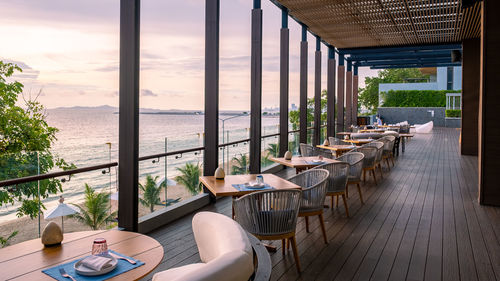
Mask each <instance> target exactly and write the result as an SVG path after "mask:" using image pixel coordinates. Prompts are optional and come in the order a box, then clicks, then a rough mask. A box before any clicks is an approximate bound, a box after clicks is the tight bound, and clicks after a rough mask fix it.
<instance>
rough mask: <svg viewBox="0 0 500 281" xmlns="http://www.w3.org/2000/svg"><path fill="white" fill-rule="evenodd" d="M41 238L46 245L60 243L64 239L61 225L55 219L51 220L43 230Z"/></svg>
mask: <svg viewBox="0 0 500 281" xmlns="http://www.w3.org/2000/svg"><path fill="white" fill-rule="evenodd" d="M41 240H42V244H43V245H45V247H51V246H57V245H60V244H61V242H62V240H63V233H62V231H61V228H60V227H59V225H58V224H57V223H55V222H53V221H51V222H49V224H47V226H46V227H45V229H44V230H43V232H42V237H41Z"/></svg>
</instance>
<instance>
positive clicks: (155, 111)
mask: <svg viewBox="0 0 500 281" xmlns="http://www.w3.org/2000/svg"><path fill="white" fill-rule="evenodd" d="M48 110H49V111H71V110H81V111H108V112H114V113H118V107H114V106H109V105H101V106H72V107H57V108H52V109H48ZM140 113H141V114H179V115H181V114H182V115H191V114H192V115H200V114H203V111H202V110H187V109H168V110H164V109H155V108H141V109H140ZM248 113H249V111H243V110H224V111H220V112H219V114H220V115H239V114H243V115H248Z"/></svg>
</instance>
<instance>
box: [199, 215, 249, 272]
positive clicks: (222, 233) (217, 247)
mask: <svg viewBox="0 0 500 281" xmlns="http://www.w3.org/2000/svg"><path fill="white" fill-rule="evenodd" d="M193 233H194V238H195V240H196V245H197V246H198V251H199V253H200V258H201V261H202V262H204V263H207V262H210V261H212V260H213V259H215V258H217V257H219V256H222V255H223V254H225V253H228V252H232V251H236V250H240V251H243V252H246V253H247V254H249V255H253V251H252V245H251V244H250V240H248V236H247V234H246V232H245V230H243V228H241V226H240V225H239V224H238V223H237V222H235V221H234V220H232V219H231V218H228V217H226V216H224V215H221V214H218V213H213V212H199V213H197V214H196V215H195V216H194V218H193ZM228 241H231V243H228Z"/></svg>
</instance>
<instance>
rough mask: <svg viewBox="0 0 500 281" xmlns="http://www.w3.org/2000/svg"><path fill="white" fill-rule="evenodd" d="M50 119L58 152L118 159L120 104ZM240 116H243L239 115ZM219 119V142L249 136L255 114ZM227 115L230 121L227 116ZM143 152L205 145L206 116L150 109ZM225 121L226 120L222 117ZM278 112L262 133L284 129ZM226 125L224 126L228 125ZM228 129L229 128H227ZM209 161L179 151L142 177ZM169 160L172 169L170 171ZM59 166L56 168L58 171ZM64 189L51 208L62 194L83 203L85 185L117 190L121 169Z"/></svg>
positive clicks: (240, 149) (232, 153)
mask: <svg viewBox="0 0 500 281" xmlns="http://www.w3.org/2000/svg"><path fill="white" fill-rule="evenodd" d="M46 115H47V118H46V120H47V123H48V124H49V125H50V126H52V127H55V128H57V129H58V130H59V131H58V132H57V134H56V137H57V141H56V142H55V143H54V144H53V145H52V153H53V154H54V155H56V156H57V157H59V158H62V159H64V160H65V161H66V162H68V163H73V164H75V165H76V166H77V167H78V168H83V167H88V166H94V165H98V164H104V163H109V162H115V161H116V162H117V161H118V118H119V114H118V112H117V109H116V108H111V107H100V108H60V109H50V110H47V112H46ZM234 116H237V117H234ZM220 119H221V120H220V121H219V139H220V140H219V143H223V142H232V141H237V140H243V139H247V138H249V127H250V116H249V115H244V114H241V113H237V112H235V113H230V112H229V113H223V114H221V115H220ZM225 119H227V120H225ZM139 120H140V121H139V156H147V155H153V154H158V153H163V152H166V151H177V150H182V149H188V148H194V147H201V146H203V135H204V115H202V114H199V113H194V112H193V113H181V112H179V113H177V114H175V113H174V114H172V112H170V113H169V114H165V112H163V113H162V114H157V113H156V114H155V113H154V112H148V113H144V114H140V117H139ZM222 120H225V121H222ZM278 124H279V117H278V116H263V119H262V129H263V131H262V134H263V135H267V134H273V133H278V131H279V126H278ZM223 127H224V128H223ZM223 129H224V130H223ZM269 143H277V138H274V137H273V138H268V139H265V140H263V143H262V145H263V147H264V148H265V147H266V146H267V145H268V144H269ZM248 150H249V144H248V143H240V144H239V145H237V146H230V147H228V148H227V149H226V150H220V151H219V159H220V160H221V164H222V159H224V164H225V166H224V167H226V168H227V162H228V160H229V161H231V159H232V158H233V157H238V156H239V155H240V154H245V153H248ZM188 162H190V163H195V164H200V165H201V164H202V163H203V151H200V152H191V153H186V154H178V155H175V156H171V157H168V159H167V161H165V158H164V157H163V158H159V159H151V160H146V161H141V162H140V163H139V181H140V182H144V180H145V178H146V176H147V175H149V174H150V175H152V176H158V177H159V178H163V177H165V176H166V177H167V178H169V179H173V178H174V177H175V176H176V175H178V174H179V172H178V170H177V168H179V167H182V166H184V165H185V164H186V163H188ZM165 164H167V165H166V169H165ZM57 170H58V169H54V171H57ZM60 179H64V181H65V182H64V183H62V188H63V192H62V193H60V194H57V195H51V196H50V197H48V198H46V199H43V201H42V202H43V203H44V205H45V206H46V207H47V209H50V208H51V207H54V206H56V205H57V202H58V201H57V200H58V199H59V195H63V196H64V198H65V203H68V202H69V203H77V202H80V201H81V200H82V199H83V191H84V188H85V184H89V185H90V186H91V187H92V188H94V189H96V190H99V191H100V190H105V191H108V192H110V193H111V194H113V193H116V192H117V168H116V167H114V168H111V169H109V170H108V169H103V170H98V171H92V172H86V173H82V174H77V175H73V176H72V177H71V178H68V177H65V178H60ZM18 207H19V204H18V203H16V204H14V205H6V206H2V207H0V223H1V222H5V221H9V220H12V219H15V218H16V216H15V214H16V210H17V208H18Z"/></svg>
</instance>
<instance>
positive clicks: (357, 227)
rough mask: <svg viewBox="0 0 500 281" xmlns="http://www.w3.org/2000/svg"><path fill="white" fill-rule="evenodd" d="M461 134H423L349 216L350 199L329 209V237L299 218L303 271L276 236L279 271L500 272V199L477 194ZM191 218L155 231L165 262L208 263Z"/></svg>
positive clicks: (221, 205)
mask: <svg viewBox="0 0 500 281" xmlns="http://www.w3.org/2000/svg"><path fill="white" fill-rule="evenodd" d="M458 137H459V133H458V131H457V130H455V129H441V128H435V129H434V131H433V133H432V134H429V135H418V136H416V137H415V138H414V139H413V140H412V141H411V142H410V143H409V144H408V145H407V150H406V153H404V154H403V155H400V156H399V159H398V160H397V162H396V166H395V167H394V168H392V169H391V171H390V172H388V171H385V172H384V179H383V181H381V182H379V185H378V186H374V185H373V184H372V182H371V181H370V182H368V183H367V184H365V185H364V186H363V187H362V188H363V192H364V194H363V195H364V198H365V204H364V205H361V204H360V201H359V198H358V196H357V192H356V190H355V188H352V189H351V190H350V198H349V201H348V202H349V208H350V212H351V217H350V218H346V217H345V214H344V208H343V206H342V204H341V205H340V208H338V209H337V208H335V209H333V210H332V209H327V210H325V220H326V228H327V235H328V239H329V243H328V244H327V245H326V244H324V242H323V239H322V236H321V231H320V229H319V224H318V222H317V220H315V219H312V224H311V232H310V233H306V231H305V226H304V221H303V220H299V223H298V225H297V239H298V241H297V243H298V249H299V255H300V262H301V265H302V269H303V271H302V273H301V274H300V275H299V274H297V272H296V269H295V265H294V262H293V255H292V253H291V251H289V252H288V253H287V254H285V255H284V256H283V255H282V254H281V249H280V248H281V243H280V242H279V241H276V242H274V245H276V246H277V247H278V251H277V252H276V253H274V254H272V255H271V260H272V265H273V272H272V277H271V279H272V280H453V281H455V280H467V281H469V280H500V243H499V241H500V208H495V207H487V206H480V205H479V204H478V203H477V199H476V198H477V157H469V156H461V155H460V154H459V151H458V148H459V146H458ZM285 172H286V171H285ZM377 175H379V174H377ZM230 204H231V201H230V200H228V199H223V200H219V201H218V202H217V204H214V205H210V206H207V207H206V208H205V210H210V211H215V212H219V213H223V214H226V215H230V212H231V205H230ZM191 218H192V215H191V216H186V217H184V218H182V219H181V220H178V221H176V222H174V223H172V224H170V225H168V226H166V227H164V228H161V229H159V230H156V231H154V232H152V233H150V235H151V236H152V237H154V238H156V239H157V240H158V241H160V243H162V245H163V246H164V249H165V257H164V260H163V262H162V263H161V264H160V266H159V267H158V268H157V270H156V271H161V270H165V269H168V268H170V267H177V266H181V265H185V264H189V263H194V262H199V255H198V253H197V247H196V243H195V241H194V239H193V233H192V230H191ZM151 277H152V274H151V275H149V276H148V277H147V278H146V279H150V278H151Z"/></svg>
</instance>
